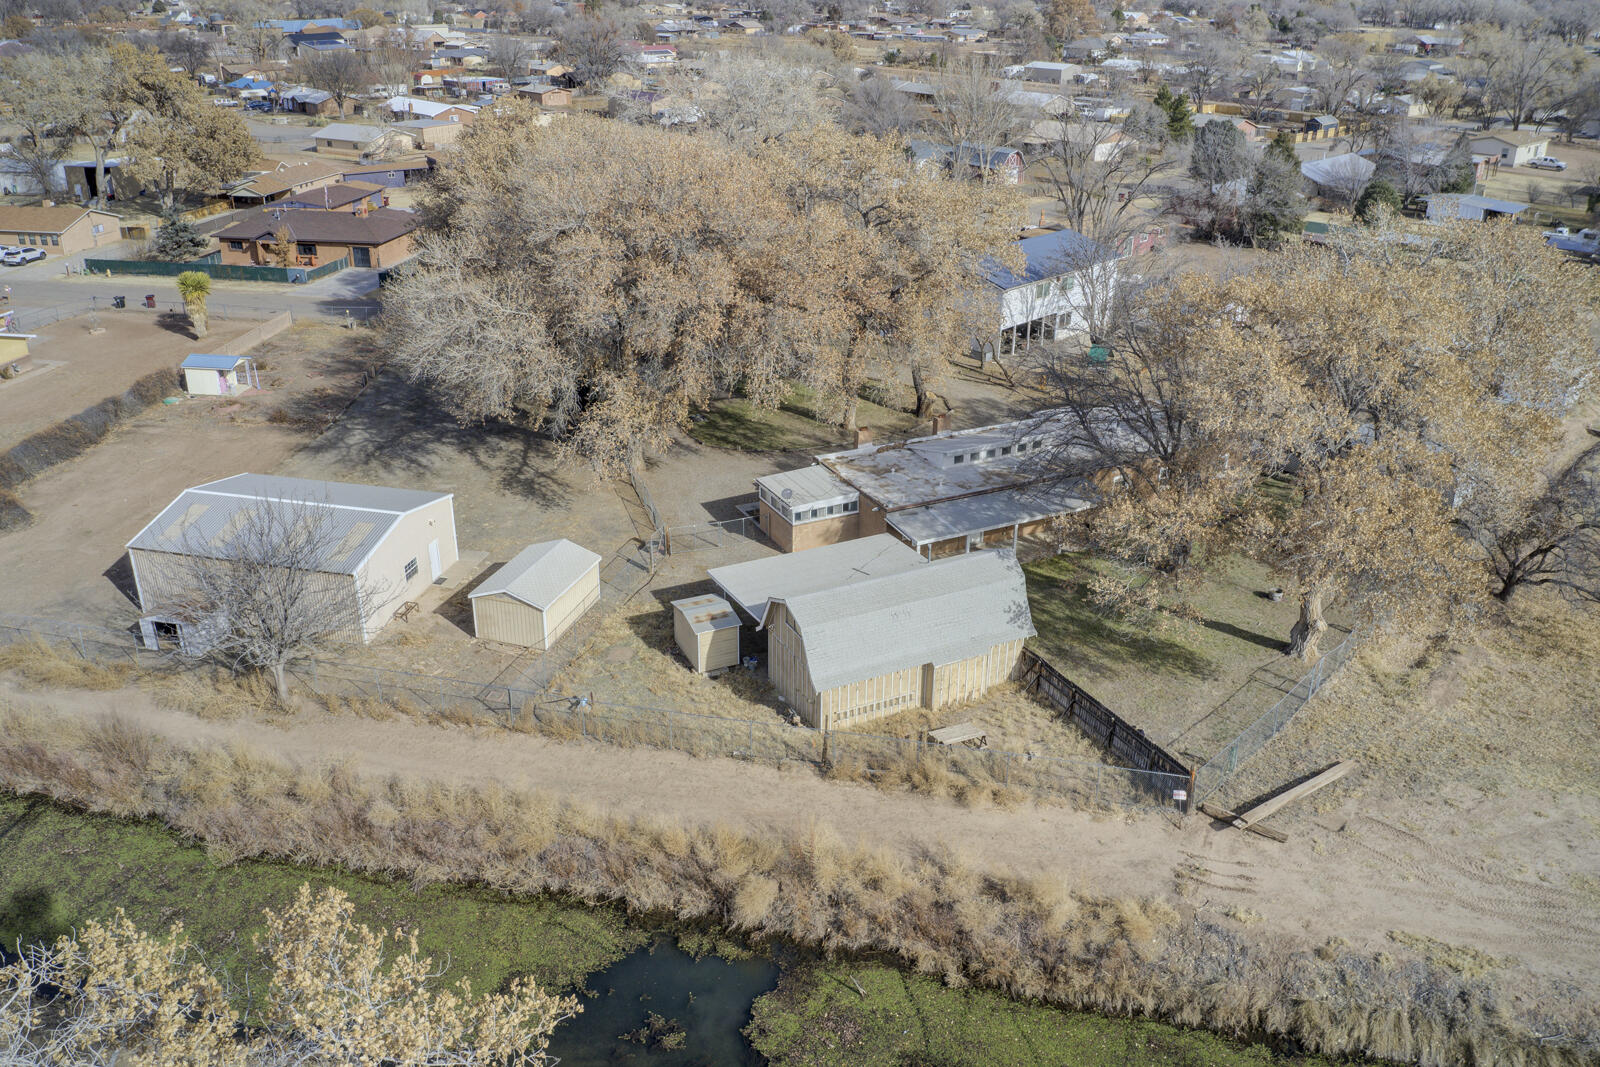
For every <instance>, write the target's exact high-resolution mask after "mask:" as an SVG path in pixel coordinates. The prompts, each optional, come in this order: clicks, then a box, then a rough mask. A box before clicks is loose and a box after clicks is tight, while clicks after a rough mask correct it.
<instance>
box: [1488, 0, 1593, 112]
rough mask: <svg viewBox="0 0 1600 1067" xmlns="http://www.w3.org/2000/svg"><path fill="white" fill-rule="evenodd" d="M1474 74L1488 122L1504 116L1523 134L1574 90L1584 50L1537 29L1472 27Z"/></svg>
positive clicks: (1583, 58)
mask: <svg viewBox="0 0 1600 1067" xmlns="http://www.w3.org/2000/svg"><path fill="white" fill-rule="evenodd" d="M1467 41H1468V44H1469V46H1470V49H1471V52H1472V56H1473V68H1472V69H1473V70H1474V71H1475V73H1476V74H1477V75H1478V76H1479V77H1480V78H1481V79H1482V81H1483V102H1484V105H1485V107H1486V109H1487V113H1486V118H1489V117H1492V116H1493V115H1494V114H1495V113H1496V112H1504V113H1505V114H1506V116H1507V117H1508V118H1509V119H1510V120H1511V128H1512V129H1513V130H1518V129H1521V128H1522V124H1523V123H1524V122H1527V121H1528V120H1529V119H1530V118H1532V117H1533V114H1534V112H1535V111H1536V110H1537V109H1539V108H1541V107H1545V106H1547V105H1548V104H1549V103H1550V102H1551V101H1553V100H1555V99H1557V98H1559V97H1560V96H1562V95H1564V94H1565V93H1566V92H1567V91H1569V90H1570V89H1571V87H1572V86H1573V84H1574V83H1575V81H1576V79H1577V78H1578V76H1579V74H1580V73H1581V72H1582V70H1583V67H1584V63H1585V56H1584V54H1583V50H1582V49H1580V48H1575V47H1573V46H1571V45H1567V44H1563V43H1562V42H1561V40H1560V39H1559V38H1557V37H1553V36H1551V35H1550V34H1547V33H1544V32H1542V31H1540V30H1538V29H1536V28H1533V27H1522V28H1519V29H1516V30H1505V29H1496V28H1494V27H1492V26H1486V25H1477V26H1473V27H1469V28H1468V31H1467Z"/></svg>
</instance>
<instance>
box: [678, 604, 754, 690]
mask: <svg viewBox="0 0 1600 1067" xmlns="http://www.w3.org/2000/svg"><path fill="white" fill-rule="evenodd" d="M672 633H673V636H674V637H675V638H677V641H678V650H679V651H681V652H682V653H683V656H684V658H685V659H687V660H688V661H689V666H691V667H693V668H694V669H695V671H696V673H699V674H709V673H711V672H712V671H720V670H723V669H725V668H728V667H736V666H738V664H739V616H738V615H737V614H736V613H735V612H734V610H733V608H732V607H730V606H729V604H728V602H727V601H726V600H723V599H722V598H721V597H719V596H712V595H710V594H709V593H708V594H705V595H703V596H692V597H687V598H685V599H683V600H674V601H673V602H672Z"/></svg>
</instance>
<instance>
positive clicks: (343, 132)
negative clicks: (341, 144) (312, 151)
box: [311, 122, 387, 144]
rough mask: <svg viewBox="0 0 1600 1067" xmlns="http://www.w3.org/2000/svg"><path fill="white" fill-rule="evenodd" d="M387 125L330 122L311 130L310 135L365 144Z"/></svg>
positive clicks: (321, 138) (319, 138) (323, 138)
mask: <svg viewBox="0 0 1600 1067" xmlns="http://www.w3.org/2000/svg"><path fill="white" fill-rule="evenodd" d="M386 128H387V127H384V126H364V125H362V124H361V123H359V122H330V123H328V124H327V125H326V126H324V127H322V128H321V129H320V130H314V131H312V134H311V135H312V136H313V137H315V138H317V139H318V140H319V141H321V140H332V141H355V142H357V143H358V144H366V143H367V142H368V141H372V140H375V139H376V138H377V137H378V135H379V134H381V133H383V131H384V130H385V129H386Z"/></svg>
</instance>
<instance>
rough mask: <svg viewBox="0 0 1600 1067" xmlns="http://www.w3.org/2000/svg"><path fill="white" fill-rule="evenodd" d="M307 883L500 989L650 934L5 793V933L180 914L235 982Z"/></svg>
mask: <svg viewBox="0 0 1600 1067" xmlns="http://www.w3.org/2000/svg"><path fill="white" fill-rule="evenodd" d="M303 882H309V883H310V884H311V886H312V888H313V889H317V890H320V889H321V888H322V887H324V886H329V885H332V886H337V887H338V888H340V889H342V890H344V891H345V892H346V893H348V894H349V895H350V899H351V901H352V902H353V903H354V904H355V907H356V921H358V922H362V923H365V924H367V925H368V926H373V927H385V928H393V927H395V926H400V927H405V928H407V929H416V930H418V931H419V932H420V943H421V946H422V949H423V951H424V952H426V953H428V954H429V955H431V956H432V957H433V959H434V960H435V961H436V962H445V961H448V963H449V971H448V973H447V975H446V977H447V979H449V980H452V981H453V980H454V979H455V978H457V977H462V976H465V977H467V978H470V979H471V980H472V984H473V986H474V988H477V989H485V990H493V989H499V988H501V987H502V986H503V985H504V984H505V983H506V982H507V981H508V980H509V979H511V978H514V977H517V976H520V975H531V976H532V977H533V978H534V979H535V980H536V981H538V982H540V983H542V984H544V985H546V986H553V987H558V988H571V987H575V986H576V985H577V984H578V982H579V981H580V980H581V979H582V978H583V977H584V976H586V975H588V974H590V973H592V972H594V971H597V970H600V969H601V968H603V967H606V966H608V965H609V964H611V963H613V962H615V961H616V960H619V959H621V958H622V957H623V956H625V955H627V954H628V953H629V952H631V951H633V950H634V949H636V948H638V947H640V946H642V945H644V944H646V943H647V942H648V941H649V939H650V937H651V932H650V931H648V930H646V929H643V928H641V927H639V926H637V925H634V924H631V923H629V922H628V921H627V919H626V918H625V917H624V916H623V915H622V913H621V912H620V911H617V910H616V909H612V908H606V907H590V906H588V905H583V904H568V903H563V902H560V901H555V900H550V899H532V900H529V899H513V898H511V897H508V896H505V895H503V894H499V893H494V892H492V891H489V890H483V889H471V888H464V887H461V886H431V887H428V888H424V889H420V890H413V889H412V888H410V887H409V886H407V885H405V884H403V883H397V882H386V881H381V880H378V879H373V878H366V877H362V876H360V875H354V874H347V873H344V872H340V871H331V870H320V869H313V868H304V867H296V866H293V865H291V864H287V863H272V862H267V861H261V860H245V861H241V862H238V863H231V864H227V865H223V864H220V863H217V862H216V861H214V860H213V859H212V858H211V857H210V856H209V855H208V854H207V853H206V851H205V849H203V848H201V847H199V846H196V845H191V844H186V843H184V842H183V841H182V840H181V839H180V838H179V837H178V835H176V834H174V833H173V832H172V831H170V830H168V829H166V828H165V827H163V826H161V825H159V824H157V823H154V822H130V821H124V820H120V819H114V818H110V817H106V816H98V815H82V814H78V813H75V812H70V811H68V810H66V809H64V808H61V807H58V806H56V805H54V804H52V803H50V802H49V801H44V800H36V799H31V798H28V799H25V798H19V797H14V796H11V795H8V794H0V944H4V945H5V946H6V947H7V948H11V949H14V948H15V947H16V946H17V944H18V942H19V941H20V942H22V943H23V944H29V943H33V942H37V941H41V940H49V939H53V938H55V937H57V936H59V935H61V934H63V933H66V932H68V931H70V930H72V929H73V928H75V927H78V926H81V925H82V924H83V923H85V922H87V921H88V920H90V919H107V918H110V917H111V916H113V915H114V914H116V909H117V908H118V907H121V908H123V909H124V910H125V911H126V912H127V913H128V917H129V918H131V919H132V920H133V921H134V922H135V923H137V924H138V925H139V926H141V927H143V928H145V929H149V930H165V929H166V928H167V927H168V926H170V925H171V924H172V923H174V922H177V921H180V920H181V921H182V922H183V924H184V928H185V929H186V930H187V931H188V933H189V936H190V938H191V940H192V941H193V942H194V943H195V944H196V945H198V946H199V947H200V948H201V949H203V950H204V952H205V955H206V958H207V960H208V961H210V962H211V963H212V964H213V965H215V966H218V967H220V968H221V969H223V970H226V971H227V972H228V973H229V975H230V977H231V978H232V979H233V980H234V981H235V982H239V981H241V980H242V979H244V978H245V977H247V976H250V977H255V976H253V975H250V969H251V968H252V967H253V966H254V965H255V954H254V952H253V950H252V947H251V937H252V935H253V934H255V933H257V932H259V931H261V930H262V929H263V925H262V921H261V909H263V908H268V907H270V908H273V909H275V910H280V911H281V910H282V909H283V908H285V907H287V906H288V905H289V904H290V903H291V902H293V900H294V895H295V891H296V890H297V889H298V888H299V886H300V884H301V883H303Z"/></svg>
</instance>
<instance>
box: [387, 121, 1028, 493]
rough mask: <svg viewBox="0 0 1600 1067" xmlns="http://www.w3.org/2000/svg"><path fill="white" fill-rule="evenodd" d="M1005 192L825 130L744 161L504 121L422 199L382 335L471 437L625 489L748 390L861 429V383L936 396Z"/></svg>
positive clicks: (483, 133)
mask: <svg viewBox="0 0 1600 1067" xmlns="http://www.w3.org/2000/svg"><path fill="white" fill-rule="evenodd" d="M1009 195H1010V194H1006V193H1002V192H999V191H996V190H993V189H992V187H990V188H985V187H983V186H982V185H981V184H980V183H957V182H950V181H947V180H945V179H943V178H942V177H940V176H938V175H936V174H929V173H925V172H922V171H919V170H918V169H917V168H916V167H915V166H914V164H913V163H912V162H911V161H910V160H909V158H907V156H906V154H905V153H904V151H903V150H901V148H900V147H899V146H898V145H897V144H894V143H886V142H881V141H878V140H876V139H873V138H857V137H854V136H852V135H849V134H846V133H844V132H842V131H839V130H837V129H835V128H832V127H828V126H822V127H809V128H805V129H800V130H794V131H790V132H788V133H786V134H785V135H784V136H783V137H780V138H776V139H773V140H769V141H764V142H760V143H746V144H743V145H732V144H729V143H726V142H723V141H720V140H718V139H713V138H708V137H691V136H687V135H684V134H679V133H674V132H669V131H663V130H657V129H649V128H641V127H635V126H628V125H619V124H616V123H609V122H604V121H602V120H597V119H590V118H585V117H582V116H573V117H572V118H571V119H569V120H568V121H565V122H561V123H555V124H552V125H549V126H540V125H538V123H537V121H536V119H535V117H534V116H533V115H532V114H531V113H530V112H529V111H528V109H526V108H520V107H515V106H510V105H508V106H505V107H503V108H500V109H497V111H496V112H495V113H493V114H490V113H485V114H484V115H482V116H480V118H479V121H478V122H476V123H475V124H474V125H473V127H472V128H471V129H470V130H468V131H467V132H466V133H465V134H464V135H463V136H462V138H461V140H460V142H459V144H458V146H457V150H456V151H455V152H453V153H452V154H451V156H450V159H449V160H448V161H445V162H443V163H442V164H441V166H440V169H439V171H438V173H437V175H436V176H435V180H434V181H433V182H432V183H431V184H430V186H429V189H428V191H427V192H426V193H425V194H424V195H423V197H422V198H421V200H420V202H419V208H420V211H421V214H422V219H423V226H422V228H421V230H420V231H419V237H418V239H417V255H416V258H415V260H414V267H413V268H412V269H411V270H409V271H407V272H406V273H405V274H404V275H402V276H401V277H399V278H398V279H396V280H395V281H394V282H392V283H391V287H390V289H389V291H388V293H387V294H386V296H387V310H386V315H385V323H386V327H387V329H388V335H389V339H390V344H391V346H392V348H393V350H394V352H395V354H396V357H397V360H398V362H399V364H400V365H401V366H402V367H405V368H406V369H407V370H408V371H409V372H410V373H411V374H412V375H413V377H415V378H417V379H418V380H421V381H423V382H426V383H427V384H429V385H431V386H432V387H433V388H434V389H435V391H436V392H437V394H438V395H439V396H440V397H441V398H442V399H443V400H444V402H446V403H447V404H449V405H451V406H452V408H453V409H454V411H455V412H456V414H457V415H458V416H459V417H461V418H463V419H485V418H508V419H513V420H517V421H520V422H522V423H524V424H525V425H527V426H529V427H530V428H546V429H548V430H550V431H552V432H553V433H554V434H555V435H556V436H557V437H558V438H559V439H560V440H561V441H562V446H563V448H565V449H566V450H567V451H568V453H569V454H572V455H576V456H580V457H582V458H584V459H586V460H588V461H589V462H590V463H592V464H593V465H594V466H595V467H596V468H597V469H600V470H602V471H604V472H607V473H620V472H622V471H625V470H629V469H633V468H636V467H637V466H638V464H639V463H640V462H641V461H642V459H643V457H644V455H645V454H646V453H648V452H650V451H653V450H659V449H662V448H664V447H666V446H667V445H668V444H669V443H670V441H671V439H672V438H671V435H672V432H673V431H674V430H675V429H677V428H679V427H681V426H683V425H685V424H686V423H687V422H688V419H689V414H690V412H691V410H693V409H694V408H696V407H702V406H704V405H706V404H708V403H710V402H711V401H712V400H713V399H715V398H716V397H718V396H719V395H725V394H726V393H728V392H729V391H731V390H733V389H735V388H737V389H738V390H740V391H741V392H742V393H743V394H744V395H745V396H747V397H749V398H750V399H751V400H752V401H753V402H755V403H758V404H763V405H767V406H776V405H777V404H778V403H779V402H780V401H782V400H783V399H784V398H785V397H786V396H787V395H788V392H789V390H790V388H791V386H792V385H793V384H794V383H796V382H799V383H804V384H807V385H809V386H811V387H813V388H814V389H815V390H816V391H817V392H818V393H819V395H820V396H821V397H822V398H823V400H824V402H825V403H827V404H829V405H830V406H831V407H832V408H833V410H835V411H836V412H837V414H838V417H839V419H840V421H841V422H842V423H843V424H845V425H846V426H849V425H853V418H854V410H855V401H854V397H855V391H856V389H857V388H858V387H859V386H860V385H861V383H862V382H863V381H864V380H865V378H866V377H867V375H868V372H869V370H870V369H871V368H874V367H880V368H883V367H895V366H897V365H909V366H910V367H911V368H912V369H913V370H914V371H916V373H917V374H918V375H919V381H921V382H922V383H923V384H924V386H925V387H926V386H927V384H928V383H929V382H931V380H932V379H933V378H934V377H936V374H937V369H938V365H939V363H940V361H942V360H943V359H945V358H947V357H948V356H950V355H953V354H956V353H959V352H964V351H965V350H966V349H967V347H968V345H969V344H970V339H971V338H972V337H973V336H975V335H976V332H977V331H976V330H975V329H974V328H973V327H974V324H975V323H976V322H977V321H978V320H979V319H980V318H981V316H982V314H983V306H982V297H981V296H980V295H979V294H980V292H981V290H980V288H979V286H978V281H977V275H976V271H975V265H976V264H977V263H978V262H979V261H980V260H982V259H983V258H984V257H987V256H1002V257H1003V256H1005V255H1006V254H1007V252H1006V249H1007V244H1008V242H1009V240H1010V238H1011V237H1012V236H1013V235H1014V233H1015V230H1014V227H1015V225H1016V215H1015V213H1014V212H1013V210H1012V204H1011V201H1010V199H1009ZM919 368H920V369H919ZM924 395H926V393H925V392H924Z"/></svg>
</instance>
